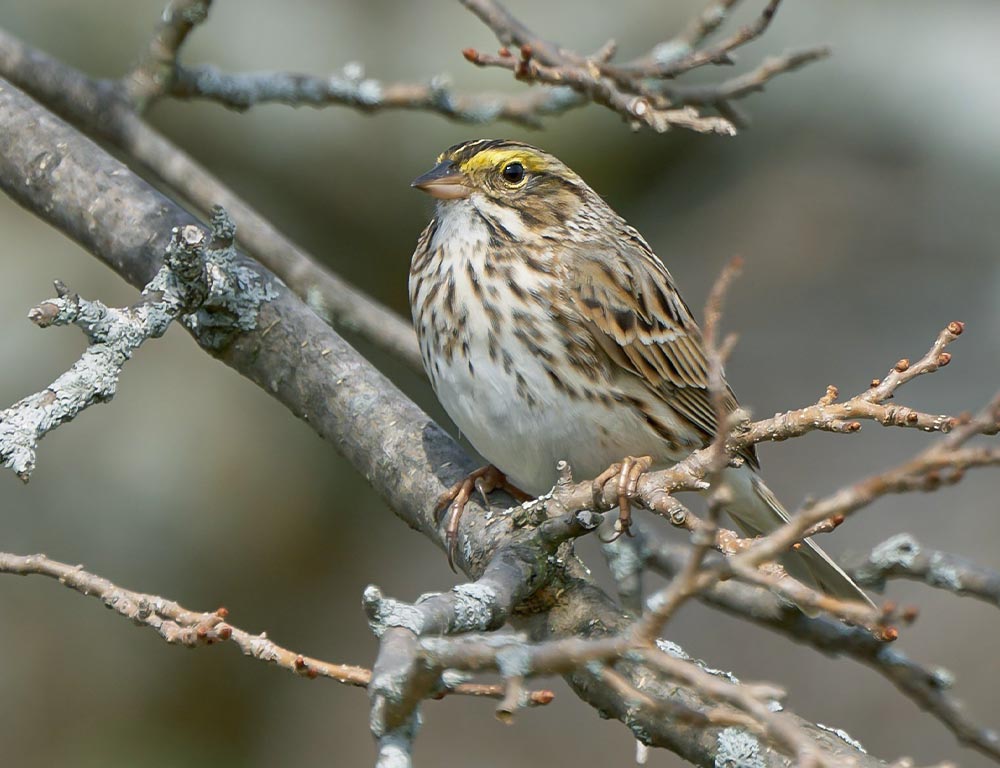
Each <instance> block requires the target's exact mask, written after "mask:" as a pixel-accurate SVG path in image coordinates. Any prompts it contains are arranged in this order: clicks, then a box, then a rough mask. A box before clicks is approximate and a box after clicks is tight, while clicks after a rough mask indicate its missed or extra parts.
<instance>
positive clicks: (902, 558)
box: [849, 533, 1000, 606]
mask: <svg viewBox="0 0 1000 768" xmlns="http://www.w3.org/2000/svg"><path fill="white" fill-rule="evenodd" d="M849 570H850V572H851V574H852V576H853V578H854V579H856V580H857V581H858V583H860V584H864V585H866V586H870V587H873V588H874V589H877V590H878V591H880V592H881V591H882V590H884V589H885V583H886V581H887V580H888V579H911V580H913V581H922V582H924V583H925V584H928V585H929V586H932V587H936V588H938V589H944V590H947V591H949V592H954V593H955V594H956V595H967V596H969V597H975V598H978V599H979V600H982V601H984V602H987V603H992V604H993V605H996V606H1000V572H997V571H996V570H994V569H992V568H987V567H985V566H982V565H978V564H976V563H974V562H972V561H971V560H969V559H968V558H965V557H962V556H961V555H953V554H951V553H948V552H940V551H938V550H935V549H927V548H925V547H923V546H922V545H921V544H920V542H918V541H917V540H916V539H915V538H914V537H913V536H911V535H910V534H908V533H899V534H897V535H895V536H893V537H891V538H889V539H886V540H885V541H883V542H882V543H881V544H879V545H878V546H876V547H875V548H873V549H872V551H871V552H869V553H868V555H867V556H866V557H865V558H864V560H862V561H860V562H856V563H853V564H852V565H851V566H850V568H849Z"/></svg>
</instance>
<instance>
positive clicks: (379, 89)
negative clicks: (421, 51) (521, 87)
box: [170, 64, 585, 128]
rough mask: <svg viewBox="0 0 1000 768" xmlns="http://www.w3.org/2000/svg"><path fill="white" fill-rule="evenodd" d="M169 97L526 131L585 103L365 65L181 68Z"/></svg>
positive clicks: (557, 92)
mask: <svg viewBox="0 0 1000 768" xmlns="http://www.w3.org/2000/svg"><path fill="white" fill-rule="evenodd" d="M170 95H171V96H173V97H175V98H179V99H207V100H210V101H214V102H217V103H219V104H222V105H223V106H226V107H229V108H230V109H235V110H237V111H240V112H242V111H245V110H247V109H250V108H251V107H254V106H256V105H258V104H266V103H269V102H278V103H282V104H288V105H291V106H310V107H326V106H331V105H340V106H347V107H353V108H355V109H357V110H359V111H361V112H368V113H374V112H381V111H384V110H389V109H405V110H415V111H421V112H433V113H437V114H439V115H442V116H443V117H447V118H448V119H450V120H455V121H457V122H462V123H473V124H477V123H491V122H494V121H498V120H505V121H507V122H510V123H514V124H516V125H522V126H525V127H527V128H540V127H541V126H542V118H543V117H546V116H549V115H557V114H560V113H562V112H565V111H567V110H569V109H573V108H574V107H579V106H582V105H583V104H584V103H585V102H584V101H583V100H582V99H581V98H580V97H579V95H578V94H576V93H574V92H573V90H572V89H570V88H559V87H556V88H542V89H539V90H537V91H534V92H532V93H527V94H524V95H518V96H509V95H504V94H487V93H484V94H479V93H476V94H460V93H455V92H454V91H453V90H452V87H451V85H450V83H449V80H448V78H447V77H445V76H443V75H439V76H437V77H435V78H432V79H431V80H430V81H429V82H427V83H406V82H395V83H391V82H382V81H379V80H374V79H371V78H367V77H365V75H364V70H363V69H362V67H361V65H360V64H349V65H348V66H346V67H345V68H344V71H343V72H342V73H341V74H334V75H329V76H327V77H318V76H315V75H305V74H297V73H293V72H246V73H236V74H229V73H224V72H221V71H220V70H218V69H216V68H215V67H207V66H206V67H191V68H188V67H179V68H178V70H177V76H176V78H175V79H174V81H173V83H172V85H171V88H170Z"/></svg>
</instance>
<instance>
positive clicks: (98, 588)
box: [0, 552, 554, 707]
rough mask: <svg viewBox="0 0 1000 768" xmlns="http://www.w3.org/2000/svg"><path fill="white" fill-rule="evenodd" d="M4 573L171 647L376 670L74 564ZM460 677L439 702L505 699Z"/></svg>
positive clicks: (13, 566) (312, 674)
mask: <svg viewBox="0 0 1000 768" xmlns="http://www.w3.org/2000/svg"><path fill="white" fill-rule="evenodd" d="M0 573H7V574H13V575H16V576H30V575H39V576H47V577H48V578H51V579H56V580H57V581H58V582H59V583H60V584H62V585H63V586H65V587H69V588H70V589H73V590H76V591H77V592H79V593H80V594H81V595H86V596H87V597H93V598H96V599H97V600H100V601H101V602H102V603H103V604H104V605H105V606H106V607H107V608H110V609H111V610H113V611H114V612H115V613H117V614H119V615H121V616H124V617H125V618H126V619H129V620H130V621H131V622H133V623H134V624H137V625H139V626H144V627H149V628H150V629H152V630H153V631H154V632H156V634H158V635H159V636H160V637H162V638H163V639H164V640H166V641H167V643H169V644H171V645H183V646H185V647H187V648H199V647H201V646H205V645H213V644H215V643H221V642H227V641H228V642H232V643H233V644H235V645H236V646H237V647H238V648H239V649H240V651H242V652H243V655H244V656H250V657H251V658H254V659H257V660H258V661H263V662H266V663H268V664H274V665H275V666H277V667H279V668H280V669H283V670H285V671H286V672H291V673H292V674H294V675H297V676H299V677H305V678H307V679H309V680H314V679H316V678H328V679H330V680H335V681H337V682H339V683H343V684H345V685H353V686H357V687H359V688H367V687H368V685H369V684H370V682H371V674H372V673H371V670H369V669H365V668H364V667H357V666H354V665H352V664H334V663H331V662H328V661H321V660H320V659H314V658H312V657H310V656H303V655H302V654H301V653H296V652H295V651H290V650H288V649H287V648H283V647H281V646H280V645H278V644H277V643H275V642H274V641H273V640H271V639H270V638H269V637H268V636H267V634H266V633H264V632H261V633H260V634H259V635H255V634H252V633H250V632H247V631H246V630H243V629H240V628H239V627H235V626H233V625H232V624H231V623H230V622H229V621H227V619H228V618H229V612H228V611H227V610H226V609H225V608H218V609H216V610H215V611H212V612H211V613H199V612H197V611H189V610H188V609H186V608H183V607H181V606H180V605H178V604H177V603H175V602H174V601H173V600H167V599H165V598H163V597H160V596H159V595H148V594H143V593H141V592H133V591H132V590H129V589H124V588H122V587H119V586H117V585H115V584H113V583H111V582H110V581H109V580H108V579H105V578H103V577H101V576H97V575H96V574H93V573H90V572H88V571H86V570H84V569H83V566H80V565H69V564H67V563H60V562H58V561H56V560H51V559H50V558H48V557H46V556H45V555H14V554H11V553H8V552H0ZM454 677H455V676H454V675H447V674H446V675H444V677H443V678H442V680H443V681H444V682H445V683H446V684H445V686H444V687H442V688H440V689H439V690H437V691H435V696H436V697H441V696H445V695H449V694H455V695H461V696H478V697H483V698H490V699H502V698H503V696H504V695H505V691H504V688H503V686H500V685H486V684H482V683H465V682H452V683H450V684H449V683H447V681H448V680H449V679H454ZM553 698H554V694H553V693H552V692H551V691H546V690H541V691H529V692H526V693H525V697H524V705H525V706H529V707H534V706H542V705H545V704H548V703H550V702H551V701H552V699H553Z"/></svg>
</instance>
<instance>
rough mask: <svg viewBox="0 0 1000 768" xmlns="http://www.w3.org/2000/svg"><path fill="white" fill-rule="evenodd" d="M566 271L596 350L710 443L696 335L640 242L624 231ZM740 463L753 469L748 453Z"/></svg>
mask: <svg viewBox="0 0 1000 768" xmlns="http://www.w3.org/2000/svg"><path fill="white" fill-rule="evenodd" d="M566 268H567V271H568V277H569V279H568V281H567V282H568V290H569V293H570V298H571V300H572V301H573V302H574V304H575V305H576V309H577V311H578V312H579V313H580V315H581V316H582V317H583V319H584V322H585V323H586V325H587V326H588V328H589V330H590V332H591V333H592V334H593V336H594V340H595V341H596V342H597V345H598V346H599V347H600V348H601V349H602V350H603V351H604V352H605V353H606V354H607V355H608V357H610V358H611V360H612V361H613V363H614V364H615V365H617V366H618V367H619V368H621V369H622V370H624V371H626V372H627V373H629V374H632V375H634V376H637V377H639V378H640V379H641V380H642V382H643V383H644V384H645V385H646V386H647V387H648V388H649V389H650V390H651V391H652V392H653V393H654V394H655V395H656V396H658V397H659V398H660V399H662V400H663V401H664V402H665V403H666V404H667V405H669V406H670V408H672V409H673V410H674V411H675V412H676V413H677V415H678V416H680V417H681V418H683V419H684V420H686V421H687V422H689V423H690V425H691V426H692V428H693V429H694V430H696V431H697V433H698V434H699V435H700V436H701V438H702V440H703V441H704V442H706V443H707V442H708V441H709V440H711V439H712V437H714V436H715V433H716V428H717V419H716V414H715V409H714V407H713V406H712V399H711V395H710V394H709V391H708V378H709V374H708V362H707V360H706V359H705V352H704V348H703V344H702V337H701V331H700V329H699V328H698V324H697V323H696V322H695V320H694V317H693V316H692V314H691V310H690V309H688V306H687V305H686V304H685V303H684V300H683V299H682V298H681V296H680V294H679V293H678V292H677V289H676V287H675V286H674V281H673V278H672V277H671V276H670V273H669V272H668V271H667V268H666V267H665V266H664V265H663V262H661V261H660V260H659V259H658V258H657V257H656V255H655V254H654V253H653V252H652V250H651V249H650V248H649V246H648V245H647V244H646V242H645V240H643V239H642V236H641V235H639V233H638V232H637V231H635V230H634V229H632V228H631V227H628V228H627V229H626V230H625V231H624V232H623V237H621V238H620V239H619V240H618V241H617V242H616V243H615V244H614V245H613V246H611V247H607V246H605V245H603V244H598V243H594V244H592V245H588V246H584V247H579V248H577V249H575V251H574V254H573V259H572V263H570V264H567V265H566ZM727 400H728V402H727V407H728V408H731V409H735V408H736V407H737V404H736V398H735V397H734V396H733V393H732V391H731V390H728V389H727ZM747 458H748V459H750V460H751V462H752V463H754V464H755V463H756V461H755V459H754V458H753V456H752V454H750V455H748V456H747Z"/></svg>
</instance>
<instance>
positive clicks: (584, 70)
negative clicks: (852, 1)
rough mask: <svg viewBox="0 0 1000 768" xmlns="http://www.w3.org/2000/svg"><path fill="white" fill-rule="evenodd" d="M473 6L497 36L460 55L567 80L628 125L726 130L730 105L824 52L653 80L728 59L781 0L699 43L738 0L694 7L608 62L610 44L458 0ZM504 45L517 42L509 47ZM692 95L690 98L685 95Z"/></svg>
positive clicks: (730, 129)
mask: <svg viewBox="0 0 1000 768" xmlns="http://www.w3.org/2000/svg"><path fill="white" fill-rule="evenodd" d="M460 2H461V3H462V5H464V6H465V7H466V8H468V9H469V10H471V11H472V12H473V13H475V14H476V16H478V17H479V18H480V20H482V21H483V22H484V23H485V24H486V25H487V26H488V27H489V28H490V29H491V30H492V31H493V33H494V34H495V35H496V37H497V39H498V40H499V41H500V42H501V43H502V44H503V46H504V47H502V48H501V49H500V50H499V52H498V53H497V54H496V55H494V54H490V53H486V52H482V51H479V50H476V49H475V48H467V49H465V51H463V54H464V55H465V58H466V59H468V60H469V61H470V62H472V63H473V64H476V65H478V66H481V67H498V68H501V69H506V70H508V71H510V72H512V73H513V74H514V77H515V78H516V79H518V80H522V81H524V82H528V83H545V84H548V85H558V86H568V87H569V88H572V89H573V90H574V91H576V92H577V94H579V95H580V97H581V98H583V99H585V100H587V101H593V102H594V103H596V104H601V105H603V106H606V107H608V108H609V109H611V110H613V111H614V112H617V113H618V114H619V115H621V116H622V117H623V118H624V119H625V120H626V121H627V122H628V123H629V124H630V125H632V126H633V127H640V126H646V127H648V128H652V129H653V130H654V131H657V132H663V131H666V130H668V129H669V128H672V127H682V128H688V129H690V130H693V131H698V132H701V133H717V134H722V135H732V134H734V133H735V132H736V128H737V126H742V125H745V124H746V120H745V119H744V118H743V117H742V116H741V115H739V113H738V112H737V110H736V109H735V108H734V107H733V106H732V104H731V102H732V101H733V100H734V99H739V98H742V97H744V96H746V95H748V94H749V93H752V92H754V91H759V90H762V89H763V87H764V85H765V84H766V83H767V82H769V81H770V80H772V79H773V78H774V77H777V76H778V75H780V74H783V73H785V72H791V71H793V70H795V69H798V68H799V67H802V66H804V65H806V64H808V63H811V62H814V61H817V60H819V59H821V58H824V57H825V56H827V55H828V54H829V51H828V49H827V48H823V47H821V48H811V49H808V50H804V51H801V52H799V53H796V54H794V55H786V56H781V57H777V58H771V59H768V60H767V61H765V62H764V63H763V64H761V65H760V66H758V67H757V68H756V69H754V70H753V71H751V72H749V73H747V74H746V75H743V76H741V77H739V78H734V79H732V80H727V81H725V82H723V83H721V84H719V85H716V86H700V87H693V88H691V89H690V91H688V90H685V89H684V88H681V87H673V86H670V87H666V86H663V87H656V86H654V85H653V84H652V81H654V80H664V79H672V78H674V77H677V76H678V75H681V74H683V73H685V72H688V71H690V70H692V69H695V68H697V67H701V66H705V65H707V64H731V63H732V61H733V59H732V53H733V51H734V50H735V49H737V48H739V47H741V46H743V45H745V44H747V43H749V42H750V41H752V40H755V39H756V38H758V37H760V35H762V34H763V33H764V32H765V31H766V29H767V28H768V26H769V25H770V23H771V20H772V19H773V18H774V15H775V13H776V11H777V8H778V4H779V0H771V1H770V2H769V3H768V4H767V6H766V7H765V9H764V11H763V12H762V13H761V15H760V16H759V17H758V18H757V19H756V20H755V21H754V22H753V23H752V24H749V25H747V26H746V27H743V28H742V29H740V30H738V31H737V32H735V33H733V34H732V35H730V36H729V37H727V38H726V39H724V40H723V41H721V42H720V43H718V44H716V45H714V46H709V47H705V48H699V47H698V46H699V45H701V43H702V42H704V40H705V39H706V38H707V37H708V36H709V35H710V34H711V33H712V32H714V31H715V30H716V29H717V28H718V27H719V26H720V25H721V24H722V23H723V21H724V19H725V16H726V13H727V11H728V10H729V9H730V8H731V7H732V6H733V5H735V3H736V0H717V1H716V2H713V3H712V4H711V5H710V6H709V7H708V8H706V9H705V10H704V11H703V12H702V13H701V14H699V15H698V16H697V17H696V18H695V19H694V21H693V22H692V24H691V25H690V26H689V27H688V28H687V29H686V30H685V31H683V32H682V33H680V34H679V35H677V36H676V37H674V38H672V39H671V40H668V41H666V42H664V43H660V44H659V45H657V46H656V47H655V48H654V49H653V50H652V51H651V52H650V53H649V54H646V55H645V56H642V57H640V58H638V59H635V60H633V61H631V62H629V63H627V64H614V63H612V62H611V58H612V56H613V53H614V47H613V46H604V47H603V48H602V49H601V50H600V51H598V53H596V54H594V55H593V56H589V57H587V56H582V55H580V54H578V53H576V52H574V51H571V50H568V49H566V48H563V47H560V46H557V45H555V44H553V43H551V42H549V41H547V40H544V39H543V38H541V37H539V36H538V35H536V34H534V33H533V32H532V31H531V30H530V29H528V27H527V26H526V25H525V24H523V23H522V22H520V21H519V20H518V19H516V18H515V17H514V16H513V15H512V14H511V13H510V12H509V11H508V10H507V9H506V8H504V7H503V6H502V5H501V4H500V3H499V2H496V1H495V0H460ZM509 46H513V47H514V48H516V51H515V52H512V51H511V49H510V47H509ZM689 96H690V98H689ZM697 106H710V107H714V108H715V109H716V110H717V111H718V112H719V114H720V116H712V115H704V114H702V113H700V112H699V111H698V110H697V109H696V107H697Z"/></svg>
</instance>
